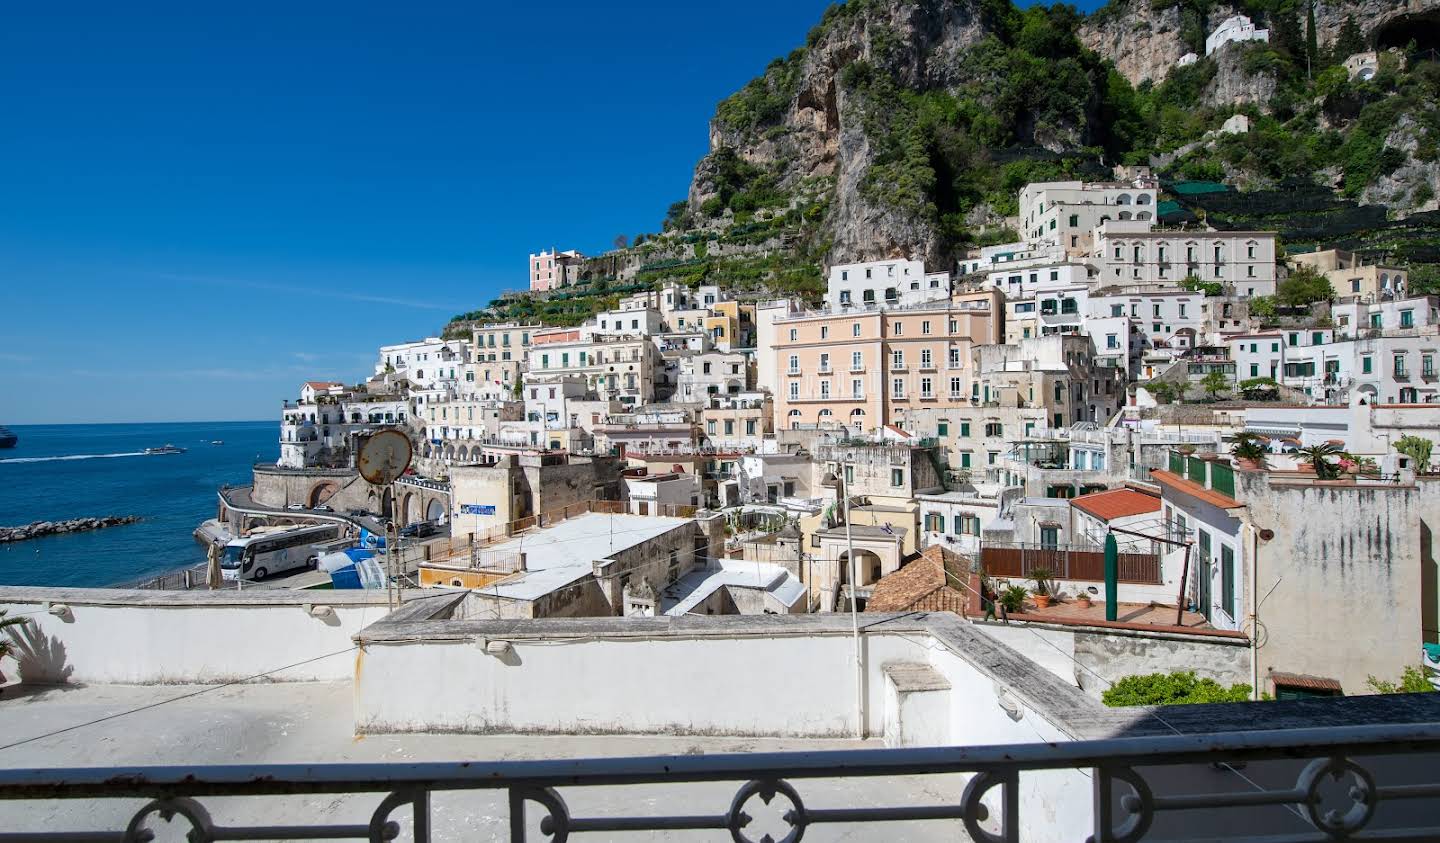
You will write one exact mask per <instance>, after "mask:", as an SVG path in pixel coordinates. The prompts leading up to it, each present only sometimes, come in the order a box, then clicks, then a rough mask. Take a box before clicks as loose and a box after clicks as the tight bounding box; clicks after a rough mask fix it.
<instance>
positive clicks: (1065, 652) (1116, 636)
mask: <svg viewBox="0 0 1440 843" xmlns="http://www.w3.org/2000/svg"><path fill="white" fill-rule="evenodd" d="M976 628H977V629H981V630H983V631H984V632H985V633H986V634H987V635H989V636H990V637H992V638H994V639H995V640H997V641H999V642H1001V643H1003V644H1005V645H1006V646H1007V647H1010V648H1011V649H1013V650H1015V651H1016V652H1018V653H1020V654H1022V655H1024V656H1027V657H1029V658H1031V659H1033V660H1034V661H1035V662H1036V663H1037V664H1039V665H1041V666H1042V667H1044V668H1045V669H1047V670H1049V671H1050V672H1051V673H1053V674H1055V675H1056V676H1058V677H1059V678H1060V679H1062V680H1064V681H1066V682H1069V683H1071V684H1073V685H1077V686H1079V687H1080V688H1081V689H1082V690H1084V691H1085V693H1086V694H1087V695H1089V696H1090V697H1093V698H1094V699H1097V700H1098V699H1100V695H1101V694H1102V693H1103V692H1104V691H1105V689H1106V688H1107V687H1109V685H1110V684H1112V683H1114V682H1117V681H1119V680H1120V679H1123V678H1125V677H1126V676H1133V675H1136V674H1144V673H1170V672H1172V671H1176V670H1193V671H1195V674H1196V675H1197V676H1200V677H1201V678H1208V679H1214V680H1215V681H1216V682H1219V683H1221V684H1223V685H1227V686H1228V685H1233V684H1236V683H1241V682H1243V683H1245V684H1247V685H1248V684H1250V649H1249V646H1248V644H1247V642H1245V641H1243V640H1240V639H1230V638H1202V637H1199V636H1180V635H1162V634H1146V633H1143V632H1131V631H1128V630H1116V631H1114V632H1094V631H1090V630H1086V629H1083V628H1075V629H1066V628H1063V627H1054V626H1044V627H1042V626H1034V625H1025V626H1021V625H1018V624H1011V625H1006V624H998V623H983V622H981V623H977V624H976ZM1262 690H1263V689H1262Z"/></svg>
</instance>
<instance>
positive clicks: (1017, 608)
mask: <svg viewBox="0 0 1440 843" xmlns="http://www.w3.org/2000/svg"><path fill="white" fill-rule="evenodd" d="M1029 593H1030V592H1029V591H1026V590H1025V586H1023V585H1012V586H1008V587H1007V588H1006V589H1005V590H1004V591H1002V592H1000V605H1001V606H1003V607H1005V612H1006V613H1007V614H1011V615H1018V614H1020V613H1021V612H1024V611H1025V597H1026V596H1027V595H1028V594H1029Z"/></svg>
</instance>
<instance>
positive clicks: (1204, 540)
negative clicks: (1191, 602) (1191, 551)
mask: <svg viewBox="0 0 1440 843" xmlns="http://www.w3.org/2000/svg"><path fill="white" fill-rule="evenodd" d="M1196 532H1197V533H1199V534H1200V545H1199V552H1198V553H1196V557H1195V576H1197V577H1199V582H1200V588H1199V589H1198V590H1197V591H1198V596H1197V597H1196V598H1195V599H1196V600H1197V601H1198V602H1199V603H1200V614H1202V615H1204V616H1205V620H1206V621H1207V622H1208V621H1209V620H1210V604H1211V600H1210V534H1209V533H1207V532H1205V531H1204V530H1196Z"/></svg>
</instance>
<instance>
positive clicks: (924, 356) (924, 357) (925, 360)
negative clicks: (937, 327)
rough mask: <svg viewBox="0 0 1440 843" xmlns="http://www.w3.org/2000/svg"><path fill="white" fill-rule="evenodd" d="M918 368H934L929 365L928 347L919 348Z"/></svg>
mask: <svg viewBox="0 0 1440 843" xmlns="http://www.w3.org/2000/svg"><path fill="white" fill-rule="evenodd" d="M925 324H927V325H928V324H930V323H928V322H927V323H925ZM920 368H922V369H931V368H934V367H933V366H931V364H930V349H928V348H922V349H920Z"/></svg>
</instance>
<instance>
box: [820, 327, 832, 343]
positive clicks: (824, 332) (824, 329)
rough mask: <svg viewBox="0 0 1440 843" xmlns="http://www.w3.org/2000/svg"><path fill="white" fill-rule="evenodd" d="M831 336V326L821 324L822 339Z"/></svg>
mask: <svg viewBox="0 0 1440 843" xmlns="http://www.w3.org/2000/svg"><path fill="white" fill-rule="evenodd" d="M829 337H830V326H829V325H821V326H820V339H822V340H823V339H829Z"/></svg>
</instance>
